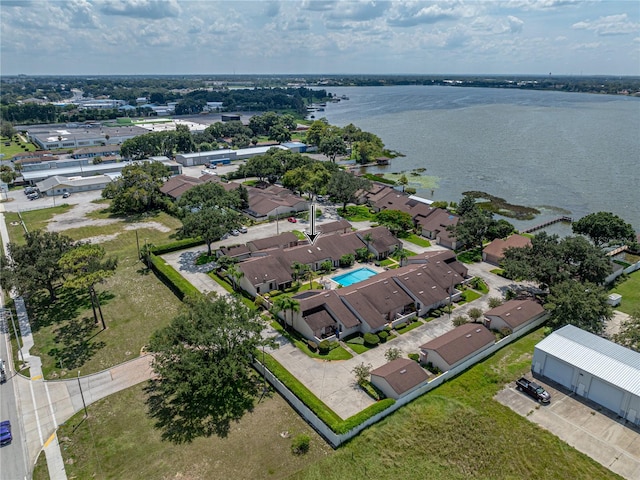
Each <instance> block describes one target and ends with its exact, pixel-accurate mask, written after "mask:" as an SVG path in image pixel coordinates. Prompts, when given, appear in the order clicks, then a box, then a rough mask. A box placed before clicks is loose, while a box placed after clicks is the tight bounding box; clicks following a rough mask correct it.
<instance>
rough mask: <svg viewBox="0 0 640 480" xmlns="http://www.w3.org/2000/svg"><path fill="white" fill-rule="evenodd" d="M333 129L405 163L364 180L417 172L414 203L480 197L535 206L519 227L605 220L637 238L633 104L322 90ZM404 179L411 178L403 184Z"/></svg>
mask: <svg viewBox="0 0 640 480" xmlns="http://www.w3.org/2000/svg"><path fill="white" fill-rule="evenodd" d="M327 91H329V92H331V93H333V94H336V95H338V96H342V95H346V96H347V97H349V100H343V101H341V102H338V103H328V104H327V106H326V107H325V111H324V112H316V118H320V117H321V116H324V117H325V118H327V120H328V121H329V122H330V123H331V124H334V125H339V126H344V125H347V124H348V123H353V124H355V125H356V126H358V127H360V128H362V129H363V130H366V131H370V132H373V133H375V134H376V135H378V136H379V137H380V138H382V140H383V141H384V143H385V145H386V146H387V148H389V149H391V150H396V151H398V152H400V153H402V154H404V155H405V156H404V157H398V158H394V159H393V160H392V161H391V165H389V166H386V167H372V168H368V169H367V171H368V172H371V173H377V172H387V173H391V172H401V171H406V172H407V173H409V172H410V171H411V170H413V169H417V168H424V169H426V170H425V172H424V173H423V174H424V175H428V176H430V177H432V178H431V180H432V182H433V185H432V186H429V187H427V188H425V187H418V194H419V195H421V196H424V197H426V198H430V199H433V200H447V201H459V200H460V198H461V197H462V192H464V191H468V190H480V191H484V192H487V193H490V194H492V195H495V196H498V197H503V198H505V199H506V200H507V201H508V202H510V203H515V204H520V205H526V206H532V207H536V208H538V209H540V210H541V212H542V213H541V215H539V216H537V217H536V219H535V220H532V221H529V222H518V221H513V220H510V221H511V222H512V223H514V224H515V225H516V227H518V228H523V227H525V226H531V225H533V224H537V223H540V222H541V221H543V220H545V219H548V218H552V217H555V216H558V215H560V214H564V213H568V214H570V215H571V216H572V217H573V218H574V219H577V218H580V217H582V216H584V215H586V214H588V213H591V212H596V211H610V212H613V213H615V214H617V215H619V216H621V217H622V218H624V219H625V221H627V222H628V223H631V224H632V225H633V226H634V228H635V229H636V230H637V231H640V168H639V167H640V98H631V97H623V96H607V95H592V94H583V93H564V92H550V91H526V90H506V89H491V88H462V87H440V86H434V87H431V86H396V87H328V88H327ZM408 177H409V179H410V180H411V176H410V175H408Z"/></svg>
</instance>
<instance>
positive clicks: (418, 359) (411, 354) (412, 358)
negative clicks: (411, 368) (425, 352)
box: [408, 353, 420, 362]
mask: <svg viewBox="0 0 640 480" xmlns="http://www.w3.org/2000/svg"><path fill="white" fill-rule="evenodd" d="M408 357H409V358H410V359H411V360H415V361H416V362H419V361H420V355H418V354H417V353H410V354H409V355H408Z"/></svg>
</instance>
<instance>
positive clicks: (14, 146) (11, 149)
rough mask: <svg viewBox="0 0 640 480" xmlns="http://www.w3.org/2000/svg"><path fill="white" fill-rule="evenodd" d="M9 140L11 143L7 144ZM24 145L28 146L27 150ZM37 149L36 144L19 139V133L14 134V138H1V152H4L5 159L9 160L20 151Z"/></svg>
mask: <svg viewBox="0 0 640 480" xmlns="http://www.w3.org/2000/svg"><path fill="white" fill-rule="evenodd" d="M7 142H9V145H5V143H7ZM23 145H24V147H26V150H25V148H24V147H23ZM35 149H36V146H35V145H34V144H33V143H31V142H23V141H21V140H19V137H18V136H17V135H14V136H13V138H7V137H1V138H0V153H4V157H2V159H3V160H9V159H10V158H11V157H13V156H14V155H16V154H18V153H24V152H33V151H35Z"/></svg>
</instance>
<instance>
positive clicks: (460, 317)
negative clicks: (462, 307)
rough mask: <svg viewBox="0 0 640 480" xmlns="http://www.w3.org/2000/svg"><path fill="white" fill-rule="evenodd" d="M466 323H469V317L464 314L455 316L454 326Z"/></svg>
mask: <svg viewBox="0 0 640 480" xmlns="http://www.w3.org/2000/svg"><path fill="white" fill-rule="evenodd" d="M466 323H467V317H465V316H464V315H458V316H456V317H454V318H453V326H454V327H459V326H461V325H464V324H466Z"/></svg>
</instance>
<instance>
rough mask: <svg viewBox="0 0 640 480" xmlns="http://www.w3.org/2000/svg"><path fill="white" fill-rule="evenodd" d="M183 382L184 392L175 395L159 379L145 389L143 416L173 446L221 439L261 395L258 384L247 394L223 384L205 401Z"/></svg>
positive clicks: (195, 389) (208, 395) (185, 380)
mask: <svg viewBox="0 0 640 480" xmlns="http://www.w3.org/2000/svg"><path fill="white" fill-rule="evenodd" d="M174 381H175V380H174ZM183 381H184V382H185V387H186V388H181V393H180V394H179V395H175V394H173V393H174V392H173V391H172V387H171V386H169V385H167V384H163V382H164V381H163V380H162V378H156V379H153V380H151V381H150V382H149V384H148V385H147V386H146V387H145V393H146V396H147V399H146V401H145V403H146V405H147V414H148V415H149V417H151V418H152V419H154V420H155V427H156V428H157V429H159V430H160V431H161V434H160V436H161V438H162V439H163V440H166V441H169V442H172V443H174V444H182V443H191V442H192V441H193V440H195V439H196V438H198V437H210V436H213V435H216V436H218V437H220V438H225V437H226V436H227V435H228V434H229V431H230V430H231V425H232V424H233V423H237V422H239V421H240V419H241V418H242V417H243V416H244V414H245V413H247V412H251V411H253V407H254V403H255V401H256V399H257V397H258V395H260V394H263V389H262V383H261V382H256V381H255V380H254V379H252V383H253V385H252V386H251V387H250V390H249V391H247V390H246V388H247V385H246V384H244V385H242V384H241V385H232V384H226V385H223V386H222V388H216V387H215V386H214V388H209V389H208V392H209V393H208V394H206V395H205V397H202V395H201V393H202V392H201V391H198V389H197V387H196V388H193V385H192V384H191V382H190V381H189V379H184V380H183ZM214 383H215V382H214ZM186 385H189V386H186ZM264 394H268V393H267V392H264Z"/></svg>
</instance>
